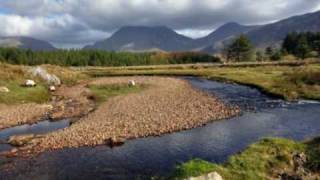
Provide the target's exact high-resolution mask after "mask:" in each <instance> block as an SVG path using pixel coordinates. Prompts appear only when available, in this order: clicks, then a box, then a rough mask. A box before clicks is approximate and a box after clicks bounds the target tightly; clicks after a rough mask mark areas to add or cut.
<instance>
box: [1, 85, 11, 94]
mask: <svg viewBox="0 0 320 180" xmlns="http://www.w3.org/2000/svg"><path fill="white" fill-rule="evenodd" d="M8 92H10V90H9V89H8V88H7V87H5V86H1V87H0V93H8Z"/></svg>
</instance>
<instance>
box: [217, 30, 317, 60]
mask: <svg viewBox="0 0 320 180" xmlns="http://www.w3.org/2000/svg"><path fill="white" fill-rule="evenodd" d="M288 54H291V55H294V56H295V57H298V58H301V59H305V58H308V57H317V56H319V55H320V32H317V33H313V32H302V33H289V34H288V35H287V36H286V38H285V39H284V41H283V43H282V47H281V48H274V47H267V48H266V49H265V50H264V51H261V50H255V48H254V46H253V45H252V43H251V41H250V40H249V39H248V38H247V37H246V36H245V35H240V36H239V37H238V38H236V39H235V40H234V41H233V42H232V43H231V44H230V45H229V46H227V47H226V48H225V49H224V51H223V55H224V57H225V59H226V60H227V61H237V62H240V61H253V60H256V61H266V60H271V61H277V60H280V59H281V58H282V57H283V56H285V55H288Z"/></svg>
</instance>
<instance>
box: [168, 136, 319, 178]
mask: <svg viewBox="0 0 320 180" xmlns="http://www.w3.org/2000/svg"><path fill="white" fill-rule="evenodd" d="M302 152H304V153H305V154H306V156H307V159H308V161H307V164H306V168H307V169H308V170H309V171H311V172H313V173H314V174H315V176H316V177H318V178H319V175H317V173H319V170H320V139H319V138H318V139H314V140H312V141H310V142H306V143H301V142H295V141H292V140H288V139H263V140H261V141H260V142H258V143H256V144H253V145H251V146H250V147H249V148H247V149H246V150H245V151H244V152H242V153H241V154H237V155H234V156H232V157H230V158H229V160H228V161H227V162H226V163H225V164H222V165H219V164H214V163H210V162H206V161H203V160H200V159H195V160H192V161H189V162H187V163H185V164H182V165H180V166H177V168H176V170H175V172H174V175H173V176H172V177H171V178H172V179H184V178H186V177H197V176H200V175H204V174H207V173H209V172H213V171H216V172H218V173H219V174H220V175H221V176H222V177H223V178H224V179H226V180H251V179H252V180H257V179H269V178H277V177H278V173H280V172H283V170H286V172H287V173H290V172H292V171H294V165H293V162H292V159H293V156H294V155H295V154H296V153H302Z"/></svg>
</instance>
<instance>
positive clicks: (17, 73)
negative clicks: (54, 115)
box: [0, 63, 88, 104]
mask: <svg viewBox="0 0 320 180" xmlns="http://www.w3.org/2000/svg"><path fill="white" fill-rule="evenodd" d="M42 67H43V68H45V69H46V70H47V71H48V72H49V73H52V74H55V75H57V76H58V77H59V78H60V79H61V80H62V82H63V84H65V85H74V84H76V83H77V82H78V81H80V80H84V79H87V78H88V77H87V76H86V75H84V74H82V73H80V72H78V71H75V70H72V69H70V68H67V67H59V66H52V65H43V66H42ZM30 68H33V67H31V66H19V65H9V64H3V63H0V86H5V87H7V88H9V90H10V92H9V93H0V104H21V103H29V102H34V103H45V102H47V101H49V100H50V93H49V92H48V90H47V86H48V85H47V84H46V83H45V82H44V81H43V80H42V79H40V78H37V77H32V75H31V74H30V73H29V70H30ZM26 79H32V80H34V81H36V83H37V84H38V85H37V86H36V87H33V88H25V87H21V86H20V85H21V84H22V83H23V82H25V80H26Z"/></svg>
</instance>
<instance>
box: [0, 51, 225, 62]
mask: <svg viewBox="0 0 320 180" xmlns="http://www.w3.org/2000/svg"><path fill="white" fill-rule="evenodd" d="M0 62H6V63H11V64H23V65H40V64H54V65H61V66H133V65H157V64H183V63H198V62H220V59H219V58H217V57H214V56H211V55H208V54H204V53H197V52H181V53H162V52H153V53H129V52H107V51H103V50H57V51H31V50H24V49H16V48H0Z"/></svg>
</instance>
